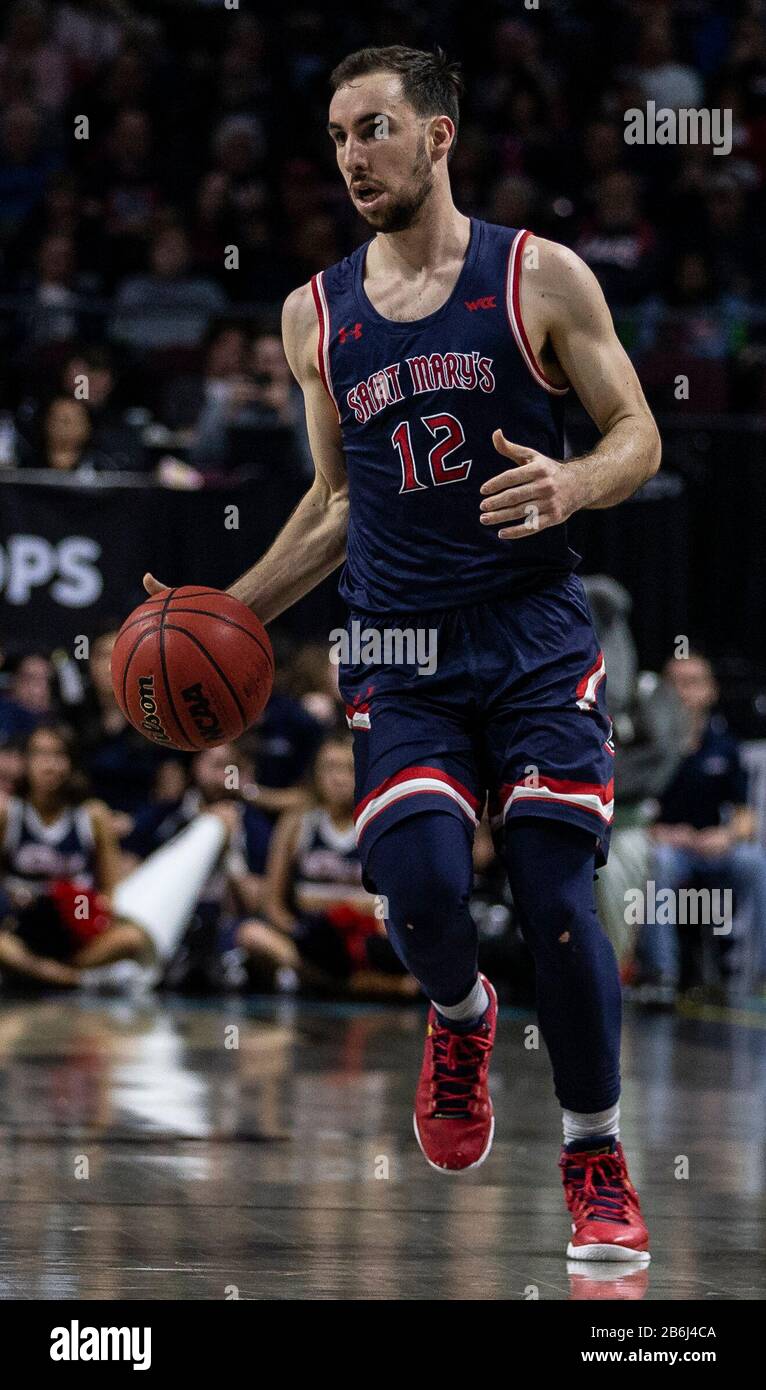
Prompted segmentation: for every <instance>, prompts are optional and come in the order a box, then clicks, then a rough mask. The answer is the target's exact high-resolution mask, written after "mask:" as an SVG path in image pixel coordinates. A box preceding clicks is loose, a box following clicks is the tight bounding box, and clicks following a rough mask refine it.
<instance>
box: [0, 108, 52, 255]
mask: <svg viewBox="0 0 766 1390" xmlns="http://www.w3.org/2000/svg"><path fill="white" fill-rule="evenodd" d="M58 167H59V160H58V159H56V158H55V157H54V156H53V155H51V154H50V153H48V152H47V151H46V150H45V148H44V146H43V140H42V121H41V118H40V113H39V111H38V110H37V109H36V107H34V106H33V105H32V104H31V103H30V102H28V101H14V102H12V103H11V104H10V105H9V106H6V108H5V110H4V111H3V112H2V115H1V116H0V240H4V239H5V238H6V237H8V236H9V235H12V234H13V233H14V232H15V231H17V230H18V228H19V227H20V225H21V223H22V222H23V221H24V219H25V218H26V217H29V215H30V213H31V212H32V210H33V208H35V207H36V206H37V204H38V203H39V202H40V199H41V197H42V190H43V189H44V187H45V181H46V179H47V178H48V176H49V175H50V174H51V173H52V172H53V171H54V170H55V169H57V168H58Z"/></svg>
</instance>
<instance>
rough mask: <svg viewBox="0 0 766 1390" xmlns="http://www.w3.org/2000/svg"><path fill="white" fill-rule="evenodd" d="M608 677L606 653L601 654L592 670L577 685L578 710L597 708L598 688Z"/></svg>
mask: <svg viewBox="0 0 766 1390" xmlns="http://www.w3.org/2000/svg"><path fill="white" fill-rule="evenodd" d="M605 676H606V663H605V661H604V653H603V652H599V654H598V656H597V657H596V660H595V661H594V663H593V665H592V666H591V667H590V670H588V671H586V672H585V675H584V676H583V678H582V680H581V681H578V684H577V708H578V709H584V710H590V709H595V707H596V698H597V694H598V688H599V686H600V684H601V682H602V680H604V678H605Z"/></svg>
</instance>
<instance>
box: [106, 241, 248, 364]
mask: <svg viewBox="0 0 766 1390" xmlns="http://www.w3.org/2000/svg"><path fill="white" fill-rule="evenodd" d="M221 270H223V265H222V266H221ZM225 307H226V296H225V295H224V293H223V290H222V289H221V288H220V286H218V285H216V284H215V283H214V281H212V280H209V279H207V278H204V277H202V276H195V275H193V274H192V273H191V270H190V264H189V243H188V239H187V236H186V233H185V232H184V231H183V229H182V228H181V227H173V226H171V227H165V228H163V230H162V231H160V232H158V233H157V235H156V237H155V238H154V241H153V242H152V247H151V252H150V266H149V271H148V273H147V274H145V275H135V276H133V277H131V278H130V279H128V280H126V281H124V283H123V284H122V285H121V286H120V288H119V289H118V291H117V295H116V303H115V317H114V319H113V321H112V327H111V334H112V337H113V338H114V339H115V340H116V341H118V342H122V343H126V344H127V345H128V346H130V347H132V348H134V349H135V350H136V351H146V350H147V349H152V348H155V349H156V348H195V347H198V346H199V344H200V343H201V342H202V340H203V339H204V336H205V333H206V332H207V328H208V324H209V322H210V320H211V318H213V317H214V316H215V315H216V314H221V313H222V312H223V310H224V309H225Z"/></svg>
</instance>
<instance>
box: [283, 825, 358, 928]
mask: <svg viewBox="0 0 766 1390" xmlns="http://www.w3.org/2000/svg"><path fill="white" fill-rule="evenodd" d="M292 892H293V900H294V902H295V904H296V906H297V908H298V910H299V911H302V910H305V909H308V910H310V911H314V912H317V911H319V910H320V906H321V905H322V904H325V905H327V906H328V907H330V906H332V905H333V904H337V903H342V902H346V903H353V902H354V901H358V902H359V903H360V905H362V904H363V905H364V906H366V907H370V906H371V904H370V901H369V895H368V894H367V892H366V891H365V890H363V889H362V865H361V861H360V859H359V850H358V849H357V844H356V831H355V827H354V822H353V820H351V819H349V825H348V828H347V829H346V830H339V829H338V827H337V826H336V825H335V824H334V823H333V821H332V819H331V817H330V815H329V813H328V812H327V811H326V810H325V809H324V808H323V807H315V808H314V809H313V810H311V811H305V812H304V814H303V817H302V819H301V828H300V832H299V835H298V839H297V842H296V846H295V852H294V858H293V888H292Z"/></svg>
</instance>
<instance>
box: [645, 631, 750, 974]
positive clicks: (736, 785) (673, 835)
mask: <svg viewBox="0 0 766 1390" xmlns="http://www.w3.org/2000/svg"><path fill="white" fill-rule="evenodd" d="M664 674H665V679H666V680H667V682H668V684H669V685H670V686H671V688H672V689H673V690H674V691H675V693H676V695H677V696H678V698H679V700H680V701H681V703H682V705H683V706H684V709H685V710H686V712H687V715H688V732H687V736H686V739H685V741H684V745H683V749H682V751H683V755H684V756H683V760H682V762H681V764H680V766H679V768H678V770H677V771H676V773H675V775H674V776H673V777H671V779H670V781H669V782H668V784H667V786H666V787H665V789H664V791H663V792H662V795H661V797H660V802H659V812H658V815H657V819H656V821H655V823H654V825H653V827H652V832H651V833H652V859H653V862H652V869H651V872H652V877H653V879H654V880H655V893H656V895H657V896H658V897H659V895H660V893H661V892H662V891H663V890H667V889H670V890H671V891H672V892H673V894H674V899H673V901H674V902H675V901H676V900H677V891H678V889H679V888H681V887H682V886H685V885H688V884H690V883H691V882H692V881H693V880H694V879H695V878H698V877H700V876H701V877H703V878H704V879H705V880H706V882H708V883H710V884H712V885H714V886H715V887H717V888H720V889H723V888H725V887H732V888H734V890H735V891H736V892H737V893H738V894H741V895H742V897H743V899H745V900H747V901H748V902H749V904H750V907H751V909H752V914H753V921H752V931H753V932H754V933H755V936H756V942H757V952H758V968H759V970H760V976H761V978H766V850H764V848H763V846H762V845H760V844H758V843H756V842H755V839H754V837H755V834H756V821H755V815H754V813H753V811H752V810H751V809H750V807H749V806H748V805H747V778H746V774H745V771H744V768H743V767H742V763H741V761H740V756H739V748H738V746H737V741H736V739H735V738H734V737H733V736H732V734H731V733H730V732H729V729H728V727H727V724H726V721H725V719H724V717H723V715H722V714H721V713H720V712H719V711H717V709H716V706H717V704H718V694H719V692H718V685H717V683H716V679H715V675H714V673H713V668H712V666H711V664H710V662H709V661H708V660H707V659H706V658H705V657H704V656H702V655H700V654H699V653H697V652H692V653H691V654H690V655H689V656H688V657H686V658H685V659H681V658H671V659H670V660H669V661H668V662H667V664H666V666H665V673H664ZM705 929H707V930H708V931H711V930H712V928H711V927H710V926H708V927H707V928H704V927H703V930H705ZM721 939H723V937H722V938H721ZM640 959H641V965H642V971H643V975H644V978H645V979H647V980H649V981H650V982H652V983H658V984H659V985H661V986H665V987H668V988H669V989H671V990H672V989H675V987H676V986H677V985H678V983H679V941H678V933H677V930H676V926H675V914H673V920H672V921H671V923H670V924H668V925H665V924H662V923H658V922H646V923H645V924H644V926H643V927H642V929H641V936H640Z"/></svg>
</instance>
